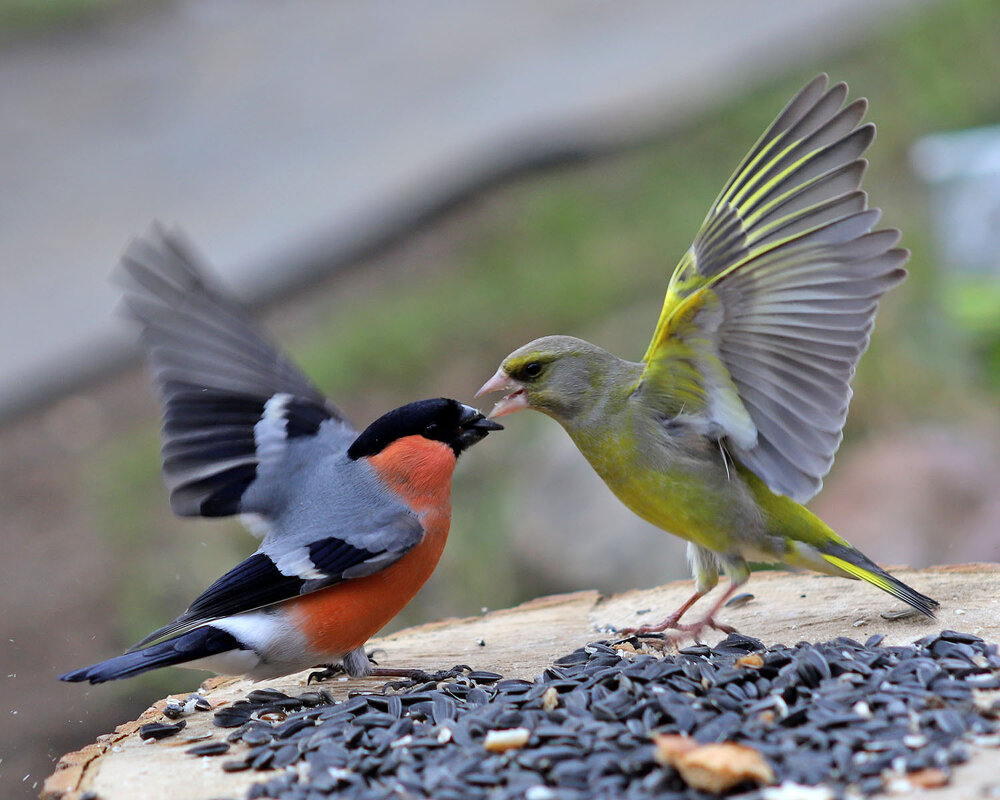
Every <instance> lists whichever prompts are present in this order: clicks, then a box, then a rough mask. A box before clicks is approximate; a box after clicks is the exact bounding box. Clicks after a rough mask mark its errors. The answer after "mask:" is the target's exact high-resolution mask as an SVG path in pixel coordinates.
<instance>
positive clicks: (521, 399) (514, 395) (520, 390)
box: [476, 367, 528, 419]
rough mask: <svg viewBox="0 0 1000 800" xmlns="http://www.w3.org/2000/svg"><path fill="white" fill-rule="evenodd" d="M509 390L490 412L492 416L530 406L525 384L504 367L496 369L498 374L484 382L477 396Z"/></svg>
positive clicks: (499, 415)
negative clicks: (525, 392) (514, 377)
mask: <svg viewBox="0 0 1000 800" xmlns="http://www.w3.org/2000/svg"><path fill="white" fill-rule="evenodd" d="M504 391H505V392H507V395H506V396H504V397H503V398H501V399H500V400H499V401H497V404H496V405H495V406H493V410H492V411H491V412H490V418H493V419H495V418H496V417H502V416H504V415H505V414H513V413H514V412H515V411H520V410H521V409H522V408H527V407H528V398H527V396H526V395H525V394H524V384H523V383H521V382H520V381H516V380H514V379H513V378H511V377H510V375H508V374H507V373H506V372H504V370H503V367H501V368H500V369H498V370H497V371H496V374H495V375H494V376H493V377H492V378H490V379H489V380H488V381H486V383H484V384H483V386H482V388H481V389H480V390H479V391H478V392H476V397H480V396H481V395H484V394H488V393H490V392H504Z"/></svg>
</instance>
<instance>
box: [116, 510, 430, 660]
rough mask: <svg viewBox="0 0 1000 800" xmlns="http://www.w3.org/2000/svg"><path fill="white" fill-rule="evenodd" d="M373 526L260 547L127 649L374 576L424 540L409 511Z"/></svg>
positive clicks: (375, 522)
mask: <svg viewBox="0 0 1000 800" xmlns="http://www.w3.org/2000/svg"><path fill="white" fill-rule="evenodd" d="M373 526H377V527H373V528H371V529H369V530H367V531H358V530H355V531H353V532H352V534H351V535H350V536H347V537H342V536H330V537H327V538H319V539H316V540H314V541H312V542H309V543H308V544H306V545H304V546H302V547H299V548H296V549H295V550H293V551H288V550H287V549H285V548H280V549H278V550H277V552H280V553H281V556H280V557H279V556H277V555H276V554H275V553H272V552H268V549H267V545H265V546H264V547H263V548H262V549H261V550H260V551H258V552H256V553H254V554H253V555H252V556H250V557H249V558H247V559H246V560H245V561H243V562H242V563H240V564H238V565H237V566H235V567H234V568H233V569H231V570H230V571H229V572H227V573H226V574H225V575H223V576H222V577H221V578H219V579H218V580H217V581H216V582H215V583H213V584H212V585H211V586H210V587H209V588H208V589H206V590H205V591H204V592H203V593H202V594H201V596H200V597H198V598H197V599H196V600H195V601H194V602H193V603H192V604H191V606H190V607H189V608H188V609H187V611H185V612H184V613H183V614H181V615H180V616H179V617H178V618H177V619H175V620H174V621H173V622H171V623H170V624H169V625H165V626H164V627H162V628H160V629H159V630H157V631H154V632H153V633H151V634H150V635H149V636H147V637H146V638H145V639H143V640H142V641H141V642H139V643H138V644H136V645H135V646H134V647H133V648H132V650H133V651H134V650H138V649H141V648H143V647H145V646H146V645H148V644H151V643H153V642H158V641H162V640H164V639H169V638H171V637H173V636H177V635H179V634H181V633H185V632H186V631H189V630H192V629H193V628H197V627H198V626H199V625H204V624H205V623H207V622H211V621H212V620H217V619H221V618H222V617H229V616H232V615H233V614H240V613H242V612H245V611H253V610H255V609H258V608H263V607H265V606H269V605H273V604H275V603H280V602H282V601H283V600H289V599H291V598H293V597H297V596H299V595H303V594H309V593H310V592H315V591H318V590H319V589H325V588H326V587H328V586H332V585H333V584H335V583H340V582H341V581H344V580H350V579H352V578H363V577H365V576H367V575H373V574H375V573H376V572H380V571H381V570H383V569H385V568H386V567H388V566H390V565H391V564H394V563H395V562H396V561H398V560H399V559H400V558H402V557H403V556H404V555H406V553H408V552H409V551H410V550H412V549H413V548H414V547H415V546H416V545H417V544H419V543H420V541H421V540H422V539H423V536H424V528H423V526H422V525H421V523H420V521H419V519H418V518H417V517H416V515H414V514H413V513H411V512H408V511H399V512H397V513H393V514H392V515H391V516H389V517H387V518H383V519H381V520H376V521H373ZM130 652H131V651H130Z"/></svg>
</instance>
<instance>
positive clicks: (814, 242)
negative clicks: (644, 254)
mask: <svg viewBox="0 0 1000 800" xmlns="http://www.w3.org/2000/svg"><path fill="white" fill-rule="evenodd" d="M846 96H847V87H846V85H844V84H843V83H838V84H836V85H834V86H832V87H830V88H829V89H828V88H827V77H826V75H820V76H819V77H817V78H816V79H814V80H813V81H812V82H810V83H809V84H808V85H807V86H806V87H805V88H804V89H803V90H802V91H801V92H799V94H798V95H796V97H795V98H793V99H792V101H791V102H790V103H789V104H788V106H786V108H785V109H784V110H783V111H782V112H781V114H780V115H779V116H778V118H777V119H776V120H775V121H774V122H773V123H772V124H771V126H770V128H768V130H767V131H766V132H765V133H764V135H763V136H762V137H761V139H760V140H759V141H758V142H757V144H756V145H754V147H753V149H752V150H751V151H750V152H749V153H748V154H747V156H746V158H744V159H743V162H742V163H741V164H740V166H739V168H738V169H737V170H736V172H735V174H734V175H733V176H732V178H730V179H729V182H728V183H727V184H726V186H725V188H724V189H723V190H722V193H721V194H720V195H719V197H718V198H717V199H716V201H715V203H714V204H713V205H712V208H711V210H710V211H709V213H708V216H707V217H706V218H705V221H704V223H703V224H702V226H701V229H700V230H699V231H698V234H697V236H696V237H695V240H694V243H693V244H692V245H691V247H690V249H689V250H688V251H687V252H686V253H685V254H684V257H683V258H682V259H681V261H680V263H679V264H678V265H677V268H676V269H675V270H674V273H673V276H672V277H671V279H670V284H669V286H668V288H667V293H666V298H665V300H664V303H663V309H662V311H661V314H660V319H659V321H658V323H657V326H656V330H655V332H654V334H653V339H652V341H651V342H650V345H649V349H648V350H647V351H646V354H645V356H644V357H643V361H644V362H645V364H646V366H645V369H644V371H643V373H642V377H641V379H640V384H639V386H640V391H642V392H643V393H644V395H645V396H646V397H647V398H648V399H649V402H651V403H652V404H654V406H656V407H657V408H659V409H660V410H662V412H663V413H664V415H665V416H667V417H668V418H670V419H677V420H683V421H684V422H686V423H688V424H691V425H693V426H694V427H695V428H696V429H697V430H699V431H700V432H702V433H704V434H706V435H709V436H712V437H714V438H717V439H719V440H724V441H725V444H726V446H727V449H728V450H729V452H730V453H731V454H732V455H733V456H735V457H736V458H737V459H738V460H739V461H740V462H741V463H742V464H744V465H745V466H747V467H749V468H750V469H751V470H753V472H755V473H756V474H757V475H758V476H759V477H760V478H761V479H762V480H763V481H764V482H765V483H766V484H767V485H768V486H769V487H770V488H771V489H772V490H773V491H776V492H779V493H782V494H785V495H788V496H789V497H791V498H792V499H794V500H796V501H798V502H805V501H806V500H808V499H809V498H810V497H812V496H813V495H814V494H815V493H816V492H818V491H819V489H820V487H821V486H822V478H823V476H824V475H825V474H826V473H827V472H828V471H829V469H830V467H831V465H832V464H833V456H834V453H835V452H836V450H837V448H838V446H839V445H840V441H841V438H842V435H843V434H842V429H843V426H844V420H845V419H846V417H847V407H848V403H849V402H850V398H851V388H850V380H851V377H852V376H853V374H854V370H855V366H856V365H857V362H858V359H859V358H860V356H861V354H862V353H863V352H864V350H865V348H866V347H867V346H868V340H869V337H870V334H871V330H872V327H873V325H874V317H875V311H876V307H877V304H878V300H879V298H880V297H881V295H882V294H883V293H885V292H886V291H887V290H888V289H890V288H891V287H892V286H894V285H895V284H896V283H898V282H899V281H900V280H902V279H903V277H904V276H905V274H906V273H905V271H904V270H903V269H902V265H903V264H904V263H905V262H906V259H907V258H908V257H909V253H908V252H907V251H906V250H903V249H900V248H896V247H895V246H894V245H895V244H896V242H897V240H898V238H899V233H898V231H896V230H890V229H887V230H880V231H873V230H872V228H873V227H874V226H875V225H876V223H877V222H878V219H879V214H880V212H879V210H878V209H874V208H872V209H869V208H868V207H867V196H866V195H865V193H864V192H863V191H861V190H860V188H859V187H860V184H861V178H862V175H863V173H864V170H865V167H866V166H867V162H866V161H865V160H864V159H862V158H861V156H862V154H863V153H864V151H865V150H866V149H867V148H868V146H869V145H870V144H871V142H872V140H873V139H874V136H875V127H874V125H871V124H870V123H869V124H866V125H859V123H860V122H861V119H862V117H863V116H864V113H865V110H866V108H867V102H866V101H865V100H863V99H860V100H856V101H854V102H852V103H850V104H849V105H847V106H844V101H845V99H846Z"/></svg>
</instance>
